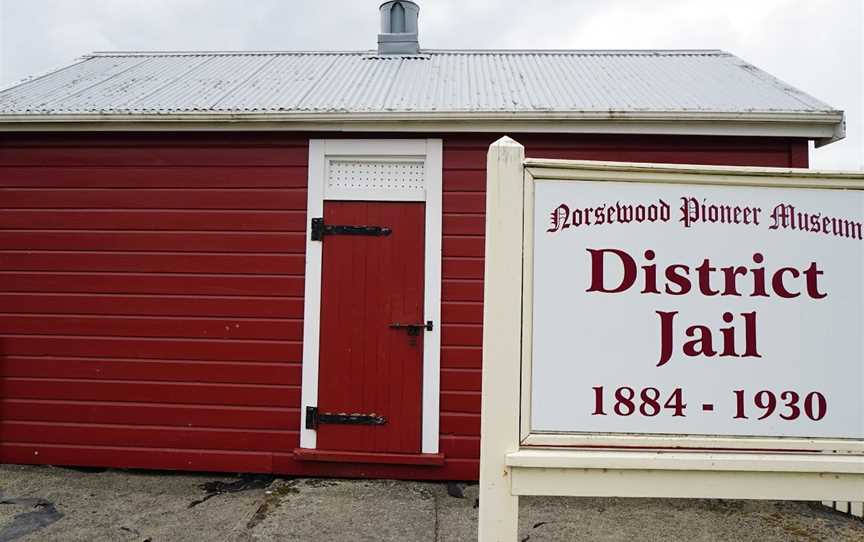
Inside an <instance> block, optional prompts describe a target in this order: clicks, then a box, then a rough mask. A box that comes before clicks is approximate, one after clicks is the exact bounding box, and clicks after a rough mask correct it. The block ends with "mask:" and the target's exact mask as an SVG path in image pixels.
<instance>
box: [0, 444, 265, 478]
mask: <svg viewBox="0 0 864 542" xmlns="http://www.w3.org/2000/svg"><path fill="white" fill-rule="evenodd" d="M272 455H273V454H272V452H248V451H236V450H235V451H225V450H198V449H196V450H180V449H154V448H123V447H120V446H101V447H100V446H92V445H87V446H81V445H69V444H56V445H54V444H29V443H14V442H4V443H0V463H17V464H33V465H79V466H85V467H112V468H139V469H159V470H166V469H167V470H186V471H201V472H235V473H236V472H271V470H272V466H273V461H272Z"/></svg>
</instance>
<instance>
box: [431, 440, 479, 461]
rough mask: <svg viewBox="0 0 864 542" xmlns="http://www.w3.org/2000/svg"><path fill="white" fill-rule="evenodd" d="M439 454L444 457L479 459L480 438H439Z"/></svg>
mask: <svg viewBox="0 0 864 542" xmlns="http://www.w3.org/2000/svg"><path fill="white" fill-rule="evenodd" d="M440 449H441V452H442V453H443V454H444V456H445V457H449V458H453V459H455V458H463V459H479V458H480V436H479V435H478V436H476V437H474V436H471V437H466V436H457V435H444V436H442V437H441V447H440Z"/></svg>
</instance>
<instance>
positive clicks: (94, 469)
mask: <svg viewBox="0 0 864 542" xmlns="http://www.w3.org/2000/svg"><path fill="white" fill-rule="evenodd" d="M61 468H63V469H66V470H74V471H75V472H83V473H85V474H99V473H101V472H105V471H107V470H108V469H106V468H105V467H74V466H65V467H61Z"/></svg>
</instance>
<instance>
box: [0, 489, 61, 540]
mask: <svg viewBox="0 0 864 542" xmlns="http://www.w3.org/2000/svg"><path fill="white" fill-rule="evenodd" d="M4 504H17V505H18V506H30V507H32V508H33V510H32V511H30V512H24V513H22V514H18V515H17V516H15V517H14V518H12V521H10V522H9V523H7V524H6V525H4V526H3V527H2V528H0V542H11V541H12V540H16V539H18V538H21V537H23V536H27V535H28V534H31V533H35V532H36V531H39V530H41V529H44V528H45V527H47V526H49V525H51V524H52V523H54V522H56V521H58V520H59V519H60V518H62V517H63V513H62V512H59V511H58V510H57V508H55V507H54V503H52V502H50V501H46V500H45V499H32V498H31V499H26V498H3V499H0V505H4Z"/></svg>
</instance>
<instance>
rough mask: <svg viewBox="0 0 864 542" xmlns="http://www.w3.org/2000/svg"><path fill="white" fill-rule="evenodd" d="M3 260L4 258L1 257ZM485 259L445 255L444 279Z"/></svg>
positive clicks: (464, 275) (476, 273) (475, 272)
mask: <svg viewBox="0 0 864 542" xmlns="http://www.w3.org/2000/svg"><path fill="white" fill-rule="evenodd" d="M0 262H2V259H0ZM483 265H484V264H483V259H482V258H476V257H445V258H444V259H443V263H442V274H443V277H444V280H449V279H482V278H483Z"/></svg>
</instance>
